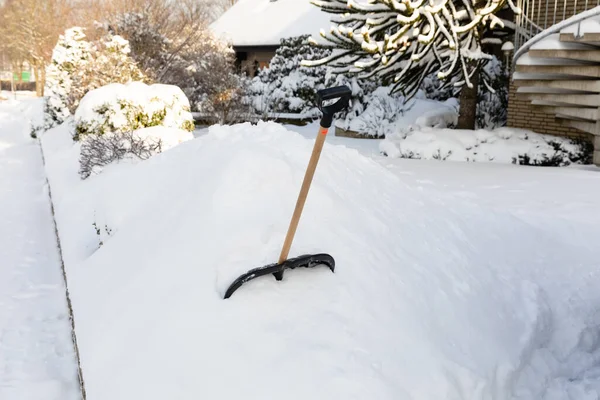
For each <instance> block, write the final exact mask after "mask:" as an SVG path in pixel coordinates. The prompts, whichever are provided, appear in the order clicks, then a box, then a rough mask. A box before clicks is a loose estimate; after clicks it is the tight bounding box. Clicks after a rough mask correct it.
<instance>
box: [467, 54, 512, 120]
mask: <svg viewBox="0 0 600 400" xmlns="http://www.w3.org/2000/svg"><path fill="white" fill-rule="evenodd" d="M482 73H483V74H485V75H487V78H486V80H485V81H486V82H489V84H490V86H491V89H492V90H493V91H492V90H490V88H489V87H486V86H485V85H484V84H483V83H481V84H480V85H479V91H478V94H477V97H478V100H477V114H476V122H475V125H476V127H477V128H479V129H494V128H499V127H502V126H505V125H506V121H507V119H508V89H509V87H508V85H509V76H508V71H507V69H506V67H505V65H504V64H503V63H502V62H501V61H500V60H498V58H496V57H493V58H492V59H491V60H490V61H488V63H487V64H486V65H485V67H484V68H483V71H482Z"/></svg>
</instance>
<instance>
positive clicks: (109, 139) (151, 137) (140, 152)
mask: <svg viewBox="0 0 600 400" xmlns="http://www.w3.org/2000/svg"><path fill="white" fill-rule="evenodd" d="M191 139H193V135H192V134H191V133H190V132H188V131H184V130H181V129H177V128H165V127H162V126H155V127H151V128H143V129H139V130H135V131H123V132H110V133H106V134H103V135H88V136H86V137H85V138H83V140H82V141H81V150H80V156H79V175H80V176H81V178H83V179H86V178H88V177H89V176H90V175H92V174H97V173H99V172H100V171H101V170H102V167H105V166H106V165H108V164H111V163H113V162H116V161H120V160H123V159H133V160H147V159H148V158H150V157H152V156H153V155H155V154H158V153H161V152H163V151H166V150H168V149H169V148H172V147H174V146H176V145H177V144H179V143H181V142H184V141H187V140H191Z"/></svg>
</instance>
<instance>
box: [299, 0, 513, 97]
mask: <svg viewBox="0 0 600 400" xmlns="http://www.w3.org/2000/svg"><path fill="white" fill-rule="evenodd" d="M311 3H312V4H314V5H315V6H317V7H320V8H321V9H322V11H324V12H327V13H331V14H334V17H333V18H332V22H333V23H334V26H332V27H331V29H330V31H329V32H325V30H323V29H322V30H321V36H322V37H323V38H324V39H325V43H319V44H317V41H316V40H315V39H314V38H313V39H311V42H312V44H315V45H318V46H320V47H326V48H330V49H332V50H333V52H332V54H331V55H330V56H329V57H326V58H322V59H320V60H316V61H304V62H303V65H306V66H317V65H326V64H327V65H330V66H331V67H332V68H333V69H334V70H335V71H336V72H339V73H355V74H356V75H357V76H358V77H359V79H366V78H371V77H379V78H381V79H382V80H383V81H384V82H386V83H388V84H390V85H392V87H393V91H394V92H398V91H400V92H401V93H402V94H403V95H404V96H405V97H406V98H407V99H409V98H411V97H413V96H414V95H415V94H416V92H417V90H418V89H419V86H420V84H421V82H422V81H423V79H424V78H425V77H426V76H427V75H429V74H431V73H434V72H436V73H437V76H438V78H439V79H441V80H442V81H444V82H445V83H444V86H449V85H454V86H457V87H461V86H462V85H464V84H466V85H467V86H468V87H470V88H471V87H473V83H472V82H471V78H472V77H473V74H474V73H476V72H477V71H478V70H479V69H480V68H481V67H482V66H483V65H485V63H487V61H488V60H489V59H491V55H490V54H487V53H486V52H485V51H483V49H482V39H483V36H484V35H485V34H486V33H487V32H489V31H492V30H494V29H497V28H500V29H502V28H504V27H505V24H504V21H503V20H501V19H500V18H499V17H498V16H496V13H498V11H500V10H501V9H503V8H505V7H506V6H509V7H510V8H511V9H512V10H513V11H514V12H515V13H517V14H518V13H520V10H519V9H518V8H517V7H516V6H515V4H514V3H513V1H512V0H483V1H479V2H474V3H473V2H471V1H469V0H414V1H411V0H400V1H398V0H311ZM484 79H485V76H484Z"/></svg>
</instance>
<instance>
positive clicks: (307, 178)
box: [278, 127, 329, 263]
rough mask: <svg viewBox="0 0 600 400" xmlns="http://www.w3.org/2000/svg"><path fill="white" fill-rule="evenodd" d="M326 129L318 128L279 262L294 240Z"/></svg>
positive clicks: (285, 258)
mask: <svg viewBox="0 0 600 400" xmlns="http://www.w3.org/2000/svg"><path fill="white" fill-rule="evenodd" d="M328 130H329V129H328V128H323V127H320V129H319V134H318V135H317V138H316V140H315V146H314V147H313V151H312V155H311V156H310V161H309V162H308V167H307V168H306V173H305V174H304V181H303V182H302V188H300V194H299V195H298V200H297V201H296V208H295V209H294V214H293V215H292V220H291V221H290V227H289V228H288V232H287V235H286V236H285V241H284V242H283V248H282V249H281V255H280V256H279V261H278V262H279V263H282V262H284V261H285V260H287V258H288V255H289V253H290V248H291V247H292V241H293V240H294V235H295V234H296V228H298V222H299V221H300V215H302V210H303V209H304V203H305V202H306V197H307V196H308V190H309V189H310V184H311V183H312V179H313V176H314V175H315V170H316V169H317V163H318V162H319V157H320V156H321V150H322V149H323V144H324V143H325V137H326V136H327V131H328Z"/></svg>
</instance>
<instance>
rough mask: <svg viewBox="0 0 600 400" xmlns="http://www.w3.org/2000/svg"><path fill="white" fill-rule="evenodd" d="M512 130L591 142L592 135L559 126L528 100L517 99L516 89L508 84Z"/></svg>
mask: <svg viewBox="0 0 600 400" xmlns="http://www.w3.org/2000/svg"><path fill="white" fill-rule="evenodd" d="M507 125H508V126H509V127H512V128H522V129H529V130H532V131H534V132H537V133H545V134H549V135H556V136H564V137H570V138H573V139H582V140H586V141H589V142H592V141H593V135H591V134H589V133H587V132H583V131H580V130H579V129H575V128H571V127H568V126H564V125H561V124H560V123H559V122H558V120H557V118H555V117H554V115H552V114H547V113H545V112H543V111H541V110H540V109H539V108H538V107H535V106H532V105H531V103H530V102H529V100H521V99H518V98H517V93H516V87H515V86H514V85H513V84H512V82H511V84H510V90H509V92H508V123H507Z"/></svg>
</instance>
